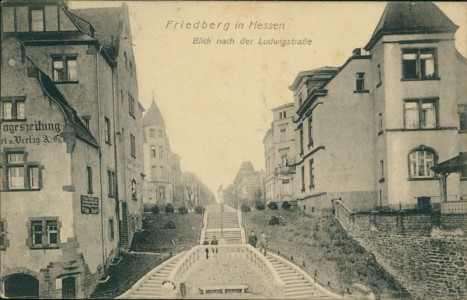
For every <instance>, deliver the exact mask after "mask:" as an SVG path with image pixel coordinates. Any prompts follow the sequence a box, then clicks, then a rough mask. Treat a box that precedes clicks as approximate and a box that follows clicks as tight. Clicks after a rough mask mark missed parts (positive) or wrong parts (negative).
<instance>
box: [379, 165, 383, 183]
mask: <svg viewBox="0 0 467 300" xmlns="http://www.w3.org/2000/svg"><path fill="white" fill-rule="evenodd" d="M379 164H380V167H381V177H380V178H379V182H384V161H383V160H380V161H379Z"/></svg>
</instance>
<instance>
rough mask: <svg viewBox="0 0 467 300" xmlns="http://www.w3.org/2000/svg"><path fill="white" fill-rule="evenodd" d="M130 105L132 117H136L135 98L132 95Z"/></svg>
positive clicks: (129, 97) (129, 100)
mask: <svg viewBox="0 0 467 300" xmlns="http://www.w3.org/2000/svg"><path fill="white" fill-rule="evenodd" d="M128 105H129V112H130V115H132V116H133V117H135V98H133V96H132V95H131V94H130V93H128Z"/></svg>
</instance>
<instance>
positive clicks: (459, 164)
mask: <svg viewBox="0 0 467 300" xmlns="http://www.w3.org/2000/svg"><path fill="white" fill-rule="evenodd" d="M431 169H432V170H433V171H435V172H436V173H438V174H450V173H456V172H465V170H466V169H467V152H459V155H458V156H455V157H453V158H450V159H448V160H445V161H443V162H441V163H439V164H436V165H434V166H433V167H431Z"/></svg>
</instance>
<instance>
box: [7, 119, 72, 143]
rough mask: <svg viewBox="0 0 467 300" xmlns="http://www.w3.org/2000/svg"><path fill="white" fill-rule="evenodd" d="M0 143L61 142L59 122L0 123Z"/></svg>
mask: <svg viewBox="0 0 467 300" xmlns="http://www.w3.org/2000/svg"><path fill="white" fill-rule="evenodd" d="M0 128H1V137H2V138H1V139H0V144H1V145H22V144H30V145H48V144H59V143H63V142H64V140H63V138H62V137H61V136H60V133H61V131H62V127H61V124H59V123H47V122H42V121H35V122H32V123H3V124H1V127H0Z"/></svg>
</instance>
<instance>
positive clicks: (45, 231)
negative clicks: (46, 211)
mask: <svg viewBox="0 0 467 300" xmlns="http://www.w3.org/2000/svg"><path fill="white" fill-rule="evenodd" d="M52 222H55V223H56V229H55V230H50V228H49V224H50V223H52ZM35 223H36V224H38V223H40V225H41V231H39V232H40V234H41V243H35V241H34V235H35V231H34V224H35ZM27 225H28V226H27V227H28V246H29V249H31V250H33V249H58V248H60V229H61V227H62V223H61V222H60V221H59V218H58V217H33V218H29V220H28V224H27ZM51 233H55V234H56V243H50V240H51Z"/></svg>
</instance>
